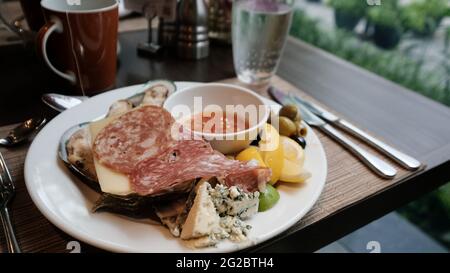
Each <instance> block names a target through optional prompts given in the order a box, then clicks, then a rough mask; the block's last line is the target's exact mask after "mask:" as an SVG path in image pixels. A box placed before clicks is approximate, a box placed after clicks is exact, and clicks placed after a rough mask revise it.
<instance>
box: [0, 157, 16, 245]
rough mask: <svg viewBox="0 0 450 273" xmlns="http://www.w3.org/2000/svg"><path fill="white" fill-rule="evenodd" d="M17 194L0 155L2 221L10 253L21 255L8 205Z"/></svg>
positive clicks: (0, 214)
mask: <svg viewBox="0 0 450 273" xmlns="http://www.w3.org/2000/svg"><path fill="white" fill-rule="evenodd" d="M14 194H15V187H14V183H13V181H12V179H11V174H10V173H9V170H8V167H6V162H5V160H4V159H3V155H2V153H0V218H1V220H2V225H3V230H4V231H5V237H6V244H7V246H8V251H9V252H10V253H20V252H21V250H20V247H19V244H18V243H17V239H16V235H15V234H14V229H13V226H12V223H11V218H10V217H9V212H8V204H9V202H11V200H12V198H13V197H14Z"/></svg>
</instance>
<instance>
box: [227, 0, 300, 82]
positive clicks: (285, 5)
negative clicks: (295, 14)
mask: <svg viewBox="0 0 450 273" xmlns="http://www.w3.org/2000/svg"><path fill="white" fill-rule="evenodd" d="M293 5H294V0H235V1H234V2H233V12H232V14H233V15H232V43H233V61H234V68H235V70H236V74H237V76H238V78H239V80H241V81H242V82H244V83H246V84H251V85H260V84H265V83H268V82H269V81H270V78H271V77H272V76H273V75H274V74H275V72H276V69H277V67H278V63H279V61H280V56H281V54H282V52H283V48H284V44H285V42H286V38H287V35H288V33H289V28H290V26H291V21H292V10H293Z"/></svg>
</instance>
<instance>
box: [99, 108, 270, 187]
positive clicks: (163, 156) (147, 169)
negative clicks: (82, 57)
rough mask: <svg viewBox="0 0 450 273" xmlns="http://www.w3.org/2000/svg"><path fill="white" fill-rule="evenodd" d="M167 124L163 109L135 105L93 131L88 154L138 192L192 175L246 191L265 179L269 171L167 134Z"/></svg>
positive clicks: (183, 180)
mask: <svg viewBox="0 0 450 273" xmlns="http://www.w3.org/2000/svg"><path fill="white" fill-rule="evenodd" d="M172 125H174V119H173V118H172V116H171V115H170V113H169V112H167V111H166V110H165V109H163V108H161V107H158V106H143V107H140V108H138V109H136V110H133V111H130V112H128V113H125V114H123V115H122V116H120V117H118V118H117V119H115V120H114V121H112V122H111V123H110V124H108V125H107V126H106V127H105V128H103V129H102V130H101V131H100V132H99V134H98V135H97V137H96V138H95V141H94V145H93V151H94V156H95V157H96V158H97V160H99V162H100V163H101V164H103V165H105V166H107V167H109V168H111V169H113V170H115V171H118V172H121V173H124V174H126V175H127V176H128V177H129V178H130V182H131V187H132V190H133V191H134V192H136V193H137V194H139V195H155V196H156V195H162V194H165V193H169V192H173V191H176V190H177V189H180V188H183V187H182V186H183V185H184V184H185V183H190V182H191V181H192V180H193V179H196V178H211V177H217V178H218V180H219V181H222V182H223V183H225V184H227V185H228V186H232V185H236V186H239V187H241V188H242V189H244V190H245V191H249V192H253V191H256V190H257V189H258V187H259V186H261V185H262V184H263V185H265V183H266V182H267V181H268V180H269V178H270V175H271V173H270V170H269V169H267V168H261V167H256V166H250V165H247V164H245V163H243V162H240V161H237V160H231V159H228V158H227V157H226V156H224V155H223V154H221V153H219V152H217V151H214V150H213V149H212V147H211V145H210V144H209V143H208V142H206V141H204V140H194V139H189V138H187V135H185V134H183V133H181V134H179V133H177V135H176V136H174V137H172V136H171V132H172V129H173V128H172ZM179 129H182V128H179ZM181 131H182V132H183V130H181Z"/></svg>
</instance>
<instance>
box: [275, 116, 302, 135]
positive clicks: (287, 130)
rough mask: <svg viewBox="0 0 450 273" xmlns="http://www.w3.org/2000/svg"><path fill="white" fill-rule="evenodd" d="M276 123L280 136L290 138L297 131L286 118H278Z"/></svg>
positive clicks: (293, 124)
mask: <svg viewBox="0 0 450 273" xmlns="http://www.w3.org/2000/svg"><path fill="white" fill-rule="evenodd" d="M278 122H279V123H278V126H279V131H280V134H281V135H283V136H292V135H294V134H295V132H296V131H297V128H296V126H295V123H294V122H293V121H292V120H290V119H289V118H287V117H280V118H279V119H278Z"/></svg>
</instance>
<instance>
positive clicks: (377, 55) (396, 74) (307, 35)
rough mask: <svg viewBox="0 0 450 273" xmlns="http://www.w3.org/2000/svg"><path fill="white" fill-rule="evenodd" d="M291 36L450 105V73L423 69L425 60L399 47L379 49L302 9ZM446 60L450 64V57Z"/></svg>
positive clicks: (296, 12)
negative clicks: (449, 83)
mask: <svg viewBox="0 0 450 273" xmlns="http://www.w3.org/2000/svg"><path fill="white" fill-rule="evenodd" d="M291 35H292V36H294V37H297V38H300V39H302V40H303V41H305V42H307V43H310V44H312V45H314V46H317V47H319V48H322V49H324V50H326V51H328V52H331V53H332V54H334V55H336V56H339V57H341V58H343V59H346V60H348V61H350V62H352V63H354V64H356V65H359V66H361V67H364V68H366V69H367V70H370V71H372V72H374V73H376V74H378V75H380V76H383V77H385V78H387V79H389V80H392V81H394V82H396V83H398V84H400V85H403V86H405V87H407V88H409V89H411V90H414V91H416V92H419V93H421V94H423V95H425V96H428V97H430V98H432V99H434V100H437V101H440V102H442V103H444V104H446V105H448V106H450V95H449V94H450V89H449V87H448V86H446V85H445V84H442V82H443V81H445V80H448V76H449V74H448V73H447V75H446V76H447V77H444V79H443V78H441V76H440V75H438V74H436V73H434V72H433V71H432V70H431V71H430V70H425V69H423V61H421V60H414V59H412V58H409V57H408V56H407V55H406V54H405V53H403V52H401V51H399V50H389V51H387V50H382V49H379V48H378V47H376V46H375V45H374V44H372V43H370V42H367V41H361V40H360V39H358V37H357V36H355V35H353V34H352V33H351V32H349V31H345V30H342V29H336V30H335V31H326V30H324V29H322V28H320V26H319V20H318V19H315V18H311V17H309V16H307V15H306V14H305V12H304V11H302V10H296V11H295V13H294V17H293V22H292V28H291ZM444 59H447V60H446V61H447V63H448V58H444ZM440 65H445V64H440ZM447 65H448V64H447ZM447 69H448V67H447Z"/></svg>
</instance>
